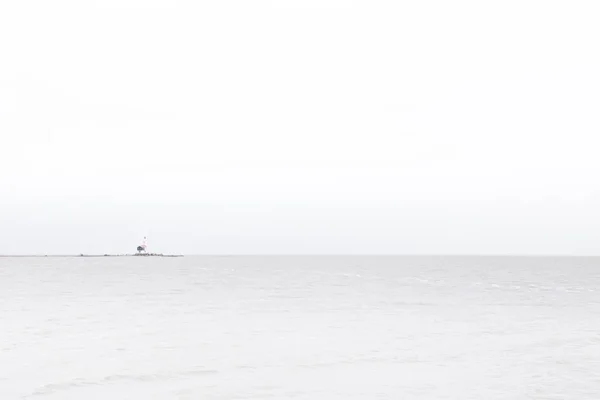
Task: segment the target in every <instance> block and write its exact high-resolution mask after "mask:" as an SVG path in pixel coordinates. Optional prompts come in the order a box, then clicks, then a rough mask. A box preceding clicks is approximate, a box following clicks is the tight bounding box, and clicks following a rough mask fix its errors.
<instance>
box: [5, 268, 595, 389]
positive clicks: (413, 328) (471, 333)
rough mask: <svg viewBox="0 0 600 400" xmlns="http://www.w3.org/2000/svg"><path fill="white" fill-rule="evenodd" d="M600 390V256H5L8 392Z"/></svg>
mask: <svg viewBox="0 0 600 400" xmlns="http://www.w3.org/2000/svg"><path fill="white" fill-rule="evenodd" d="M37 398H39V399H74V400H75V399H77V400H80V399H111V400H116V399H207V400H209V399H323V400H334V399H343V400H356V399H365V400H371V399H456V400H465V399H477V400H483V399H486V400H490V399H503V400H504V399H557V400H558V399H561V400H564V399H573V400H585V399H590V400H591V399H594V400H597V399H600V259H599V258H501V257H497V258H494V257H490V258H486V257H185V258H0V399H2V400H8V399H37Z"/></svg>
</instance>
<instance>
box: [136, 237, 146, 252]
mask: <svg viewBox="0 0 600 400" xmlns="http://www.w3.org/2000/svg"><path fill="white" fill-rule="evenodd" d="M146 246H147V245H146V236H144V240H142V244H141V245H139V246H138V247H137V251H138V254H141V253H142V251H143V252H144V253H146Z"/></svg>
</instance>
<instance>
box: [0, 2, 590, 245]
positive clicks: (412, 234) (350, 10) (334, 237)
mask: <svg viewBox="0 0 600 400" xmlns="http://www.w3.org/2000/svg"><path fill="white" fill-rule="evenodd" d="M599 21H600V2H598V1H596V0H594V1H549V0H543V1H528V0H519V1H506V0H505V1H494V2H490V1H460V0H457V1H439V2H435V1H399V0H395V1H384V0H344V1H342V0H271V1H262V0H257V1H253V0H242V1H237V0H213V1H200V0H196V1H187V0H96V1H94V0H88V1H81V0H72V1H67V0H54V1H47V0H43V1H42V0H39V1H35V0H6V1H3V2H2V3H0V135H1V140H0V254H11V253H12V254H14V253H42V254H43V253H80V252H88V253H94V252H97V253H104V252H131V251H134V250H135V247H136V246H137V245H138V243H139V242H140V240H141V238H142V237H143V236H144V235H148V245H149V249H150V250H153V251H159V252H183V253H212V254H214V253H221V254H224V253H227V254H230V253H231V254H233V253H246V254H248V253H352V254H355V253H410V254H414V253H426V254H435V253H444V254H450V253H460V254H465V253H477V254H599V255H600V156H599V152H600V72H599V71H600V23H599Z"/></svg>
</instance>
